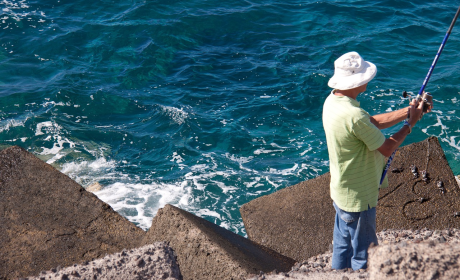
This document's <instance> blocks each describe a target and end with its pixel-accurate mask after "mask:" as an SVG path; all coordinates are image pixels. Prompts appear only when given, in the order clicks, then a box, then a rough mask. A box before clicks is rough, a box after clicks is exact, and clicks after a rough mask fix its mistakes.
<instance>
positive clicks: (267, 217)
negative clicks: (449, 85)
mask: <svg viewBox="0 0 460 280" xmlns="http://www.w3.org/2000/svg"><path fill="white" fill-rule="evenodd" d="M411 165H415V166H417V167H418V173H419V177H418V178H415V177H414V175H413V174H412V172H411V168H410V166H411ZM422 170H427V171H428V177H429V180H427V182H426V183H425V182H424V181H423V180H422V174H421V171H422ZM388 179H389V183H390V186H389V187H388V188H386V189H383V190H381V191H380V195H379V205H378V207H377V230H382V229H417V228H423V227H427V228H432V229H443V228H459V227H460V217H457V216H455V215H454V214H455V213H456V212H459V213H458V215H459V216H460V195H459V193H460V192H459V186H458V184H457V183H456V179H455V177H454V175H453V173H452V170H451V169H450V167H449V164H448V163H447V160H446V158H445V156H444V152H443V150H442V148H441V146H440V144H439V142H438V140H437V138H435V137H430V138H428V139H426V140H424V141H422V142H418V143H414V144H411V145H408V146H405V147H402V148H400V149H399V150H398V152H397V153H396V157H395V159H394V160H393V163H392V165H391V167H390V171H389V172H388ZM439 180H442V181H443V188H444V193H442V190H440V189H438V187H437V182H438V181H439ZM329 182H330V174H329V173H326V174H324V175H322V176H319V177H317V178H315V179H312V180H308V181H305V182H302V183H300V184H297V185H295V186H292V187H288V188H285V189H283V190H280V191H277V192H275V193H273V194H270V195H266V196H263V197H259V198H257V199H255V200H253V201H251V202H249V203H247V204H245V205H243V206H242V207H241V208H240V212H241V216H242V218H243V222H244V225H245V228H246V232H247V234H248V237H249V239H251V240H253V241H255V242H257V243H259V244H261V245H264V246H267V247H269V248H271V249H273V250H275V251H277V252H279V253H281V254H283V255H285V256H288V257H291V258H293V259H295V260H297V261H302V260H305V259H308V258H309V257H311V256H316V255H318V254H321V253H322V252H325V251H327V250H328V248H329V245H330V244H331V242H332V231H333V225H334V215H335V210H334V208H333V206H332V200H331V198H330V190H329Z"/></svg>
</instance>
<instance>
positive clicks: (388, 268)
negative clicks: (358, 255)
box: [248, 228, 460, 280]
mask: <svg viewBox="0 0 460 280" xmlns="http://www.w3.org/2000/svg"><path fill="white" fill-rule="evenodd" d="M377 237H378V239H379V243H380V244H381V245H379V247H374V248H371V250H380V249H379V248H384V247H385V246H387V245H389V244H391V246H390V247H392V248H393V247H396V248H398V247H404V248H405V247H407V245H408V244H413V245H410V246H416V248H415V249H414V248H411V249H410V250H409V251H408V252H412V251H416V252H418V253H419V254H422V255H429V254H432V253H433V252H430V253H428V254H427V253H426V244H431V245H430V246H428V247H429V248H433V247H438V248H439V247H441V248H442V245H441V244H449V245H447V246H453V247H457V246H458V245H459V244H460V229H445V230H430V229H427V228H424V229H421V230H385V231H381V232H378V233H377ZM422 241H424V242H422ZM427 242H429V243H427ZM396 244H397V246H395V245H396ZM380 246H382V247H380ZM397 250H399V249H397ZM444 253H445V254H444V255H443V256H441V255H438V254H437V253H434V258H441V260H440V261H436V260H432V259H431V258H418V259H417V264H416V266H417V267H419V268H420V269H422V270H423V271H422V270H420V271H418V272H419V273H418V274H417V275H416V276H417V277H412V278H411V277H409V276H410V269H408V267H409V268H410V265H409V266H407V265H406V264H407V263H408V262H409V263H410V260H408V258H407V252H405V253H404V254H406V255H405V256H403V257H404V258H403V259H400V262H401V263H400V264H397V262H396V263H395V262H394V261H392V258H395V259H399V257H398V258H396V257H394V256H393V255H394V250H386V249H384V250H380V251H379V253H378V254H373V255H371V256H370V257H369V263H371V264H372V265H373V266H374V267H376V268H380V269H381V270H379V271H377V273H374V274H373V276H372V277H370V275H369V270H366V269H360V270H358V271H353V270H351V269H347V270H334V269H332V268H331V257H332V252H326V253H324V254H321V255H318V256H314V257H311V258H309V259H308V260H305V261H303V262H299V263H296V264H295V265H294V266H293V267H292V269H291V271H289V272H287V273H269V274H262V273H260V274H259V275H256V276H252V277H249V278H248V280H290V279H298V280H328V279H339V280H340V279H343V280H362V279H375V280H380V279H388V278H390V279H414V278H415V279H437V278H436V277H439V278H440V279H459V277H458V274H459V272H458V265H456V264H453V265H452V264H449V261H446V260H452V259H457V258H458V255H459V254H458V250H457V249H453V250H446V251H445V252H444ZM404 254H400V255H404ZM408 255H409V257H410V256H411V254H410V253H409V254H408ZM403 260H404V261H403ZM443 262H444V265H442V263H443ZM402 263H405V264H404V265H405V267H404V266H401V264H402ZM440 264H441V265H440ZM438 265H440V266H441V267H442V268H441V269H438ZM412 267H415V264H412ZM436 270H438V272H439V274H436V273H431V276H434V277H433V278H430V277H425V276H426V274H428V276H430V273H425V272H427V271H431V272H435V271H436ZM450 270H452V271H450ZM390 272H391V273H390ZM454 275H455V276H456V277H455V278H449V277H450V276H454ZM406 276H407V277H406ZM412 276H414V275H412Z"/></svg>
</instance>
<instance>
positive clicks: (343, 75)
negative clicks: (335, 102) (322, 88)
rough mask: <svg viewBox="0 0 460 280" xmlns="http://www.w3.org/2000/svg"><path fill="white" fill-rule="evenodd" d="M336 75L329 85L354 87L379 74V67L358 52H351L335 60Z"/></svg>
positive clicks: (344, 87)
mask: <svg viewBox="0 0 460 280" xmlns="http://www.w3.org/2000/svg"><path fill="white" fill-rule="evenodd" d="M334 67H335V71H334V76H332V78H331V79H330V80H329V83H327V85H328V86H329V87H331V88H335V89H342V90H346V89H352V88H357V87H359V86H362V85H364V84H367V83H368V82H369V81H370V80H372V79H373V78H374V77H375V74H377V67H376V66H375V65H374V64H373V63H371V62H369V61H364V59H363V58H362V57H361V56H360V55H359V54H358V53H357V52H349V53H346V54H344V55H342V56H341V57H339V58H338V59H337V60H336V61H335V62H334Z"/></svg>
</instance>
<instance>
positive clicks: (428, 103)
mask: <svg viewBox="0 0 460 280" xmlns="http://www.w3.org/2000/svg"><path fill="white" fill-rule="evenodd" d="M408 96H409V95H408V93H407V91H403V97H404V98H406V97H408ZM422 100H423V102H424V103H423V113H426V112H428V109H429V108H433V96H432V95H431V94H430V93H429V92H423V95H422V96H420V95H418V96H417V101H418V102H421V101H422Z"/></svg>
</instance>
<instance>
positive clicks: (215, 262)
mask: <svg viewBox="0 0 460 280" xmlns="http://www.w3.org/2000/svg"><path fill="white" fill-rule="evenodd" d="M411 165H416V166H418V167H419V169H420V171H421V170H427V171H428V172H429V176H430V177H429V179H428V180H423V178H422V177H421V176H419V177H417V178H416V177H415V176H414V175H413V174H412V173H411V171H410V166H411ZM392 168H395V170H396V171H395V172H390V173H389V179H390V187H389V188H388V189H386V190H382V191H381V195H380V198H379V200H380V201H379V205H380V206H379V207H378V214H377V215H378V221H377V222H378V228H379V231H380V230H382V229H399V230H410V229H414V230H417V229H421V228H430V229H433V230H437V229H438V230H443V229H446V228H460V227H459V226H460V217H458V216H457V215H455V213H456V212H460V209H457V208H458V207H460V206H459V205H460V203H459V202H460V201H459V199H460V195H459V194H460V189H459V187H458V184H457V182H456V180H455V177H454V175H453V174H452V171H451V169H450V167H449V166H448V164H447V161H446V159H445V156H444V153H443V151H442V148H441V147H440V145H439V142H438V140H437V139H436V138H433V137H432V138H428V139H427V140H425V141H422V142H419V143H414V144H411V145H408V146H406V147H403V148H401V149H400V150H399V152H398V154H397V156H396V159H395V160H394V162H393V165H392ZM328 176H329V175H328V174H324V175H322V176H320V177H318V178H315V179H312V180H309V181H306V182H303V183H300V184H298V185H295V186H292V187H288V188H286V189H283V190H280V191H278V192H276V193H274V194H271V195H267V196H264V197H260V198H258V199H256V200H254V201H251V202H250V203H248V204H246V205H244V206H243V207H242V208H241V209H240V211H241V213H242V217H243V221H244V223H245V227H246V230H247V232H248V236H249V239H247V238H244V237H242V236H239V235H236V234H234V233H232V232H230V231H228V230H226V229H223V228H220V227H219V226H217V225H215V224H213V223H210V222H208V221H206V220H204V219H202V218H199V217H197V216H195V215H193V214H191V213H188V212H186V211H184V210H182V209H179V208H177V207H174V206H171V205H166V206H165V207H164V208H163V209H161V210H160V211H159V212H158V214H157V215H156V216H155V218H154V219H153V221H152V226H151V228H150V229H149V231H148V232H145V231H143V230H142V229H140V228H138V227H136V226H135V225H133V224H132V223H130V222H129V221H127V220H126V219H125V218H123V217H122V216H120V215H119V214H118V213H116V212H115V211H113V210H112V208H111V207H110V206H109V205H107V204H105V203H104V202H102V201H100V200H99V199H98V198H97V197H96V196H94V195H93V194H92V193H89V192H87V191H86V190H84V189H83V188H82V187H81V186H79V185H78V184H77V183H75V182H74V181H72V180H71V179H70V178H68V177H67V176H66V175H64V174H62V173H60V172H59V171H57V170H56V169H54V168H53V167H51V166H49V165H48V164H46V163H44V162H42V161H41V160H39V159H38V158H36V157H35V156H33V155H32V154H30V153H28V152H27V151H25V150H24V149H22V148H19V147H11V148H8V149H5V150H2V151H0V279H16V278H24V277H29V276H36V277H38V278H36V279H53V278H48V277H49V275H54V276H56V275H59V277H60V278H59V279H85V278H83V276H82V273H79V272H78V270H77V269H74V270H65V269H60V268H62V267H77V266H76V265H77V264H83V266H84V269H85V270H88V269H91V270H93V269H94V274H95V275H97V277H98V279H108V278H104V277H105V276H104V274H103V273H101V271H103V270H104V271H105V270H107V271H109V270H112V272H113V273H114V274H111V275H115V276H113V277H115V278H113V277H112V279H116V275H122V274H117V271H115V270H117V269H119V270H120V271H118V272H119V273H122V271H121V270H128V274H124V275H132V276H133V278H132V279H151V278H152V277H153V278H154V279H181V278H182V279H246V278H248V277H254V275H263V273H269V272H271V271H278V272H284V273H287V272H290V271H292V269H293V268H296V267H297V268H299V267H301V264H302V262H305V260H307V259H310V258H312V257H315V256H317V255H319V254H322V253H324V252H327V251H328V250H329V245H330V244H331V241H332V223H333V215H334V210H333V208H332V206H331V204H332V201H331V200H330V198H329V186H328V180H329V177H328ZM438 181H442V182H443V189H440V188H439V187H438V186H437V184H438ZM422 198H423V199H422ZM159 242H160V243H159ZM162 242H163V243H162ZM164 242H166V243H164ZM148 246H154V248H150V247H149V248H147V247H148ZM165 247H170V249H171V251H168V250H169V249H167V248H166V249H165ZM377 247H380V246H377ZM160 249H161V250H162V251H161V252H163V253H161V252H160V253H161V256H162V257H154V258H153V257H143V256H147V255H148V254H150V253H145V252H147V251H148V250H150V251H148V252H151V254H152V256H153V255H155V254H157V255H158V254H159V253H158V252H156V251H155V250H160ZM136 250H141V251H136ZM142 250H147V251H142ZM152 250H153V251H152ZM123 252H125V253H126V255H129V254H128V253H129V252H132V253H133V254H134V256H133V258H129V260H130V261H128V259H126V258H127V256H123V255H122V253H123ZM171 252H173V253H171ZM381 254H383V253H379V255H381ZM157 255H155V256H157ZM107 256H112V257H108V259H109V260H112V262H115V263H117V262H120V265H113V264H112V265H109V266H110V269H109V268H107V267H105V268H102V267H98V266H97V265H98V263H96V262H95V260H97V259H101V258H104V257H106V258H107ZM165 256H169V257H165ZM171 256H173V257H171ZM116 257H121V259H116ZM123 257H126V258H123ZM149 258H150V259H149ZM115 259H116V261H115ZM121 260H123V262H125V263H130V264H133V265H131V266H124V265H121ZM93 262H94V264H93ZM152 262H154V263H155V264H157V265H154V263H152ZM160 262H163V266H161V265H158V263H160ZM109 263H110V262H109ZM88 265H90V266H91V268H89V266H88ZM128 267H130V268H128ZM149 267H152V270H155V271H153V272H152V271H150V272H149V270H148V269H149ZM165 267H168V269H166V268H165ZM376 267H379V266H378V265H377V266H376ZM57 268H58V269H57ZM177 268H178V269H177ZM130 269H131V272H132V274H129V270H130ZM392 269H393V270H394V271H396V268H395V267H393V268H392ZM53 270H54V271H53ZM178 270H180V272H178V273H179V274H178V273H177V271H178ZM377 270H378V269H377ZM44 271H48V272H51V274H46V272H44ZM64 271H66V272H64ZM80 271H81V270H80ZM114 271H115V272H114ZM445 271H450V270H449V269H447V270H446V269H444V270H442V271H441V272H439V275H438V276H440V277H442V276H443V274H442V273H445ZM125 272H126V271H125ZM261 272H262V274H261ZM387 272H388V271H382V272H381V273H386V274H383V276H384V277H389V276H391V275H389V274H388V273H387ZM72 273H73V274H72ZM149 273H150V274H149ZM155 273H156V274H155ZM378 273H379V271H377V272H376V273H373V274H372V275H374V276H372V277H382V275H380V276H379V274H378ZM40 275H42V276H40ZM45 275H46V277H45ZM106 275H107V277H109V276H108V274H106ZM142 275H145V278H143V276H142ZM147 275H149V276H147ZM152 275H156V276H152ZM251 275H252V276H251ZM375 275H377V276H375ZM446 275H447V274H446ZM449 275H450V276H451V273H450V274H449ZM307 276H308V275H306V277H307ZM40 277H41V278H40ZM56 277H57V276H56ZM120 277H121V276H120ZM280 277H283V276H280ZM308 277H313V275H310V276H308ZM122 278H123V279H129V277H128V278H126V276H123V277H122ZM56 279H57V278H56ZM120 279H121V278H120ZM299 279H300V278H299ZM301 279H310V278H301ZM312 279H313V278H312ZM374 279H377V278H374ZM379 279H382V278H379ZM395 279H396V278H395Z"/></svg>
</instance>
